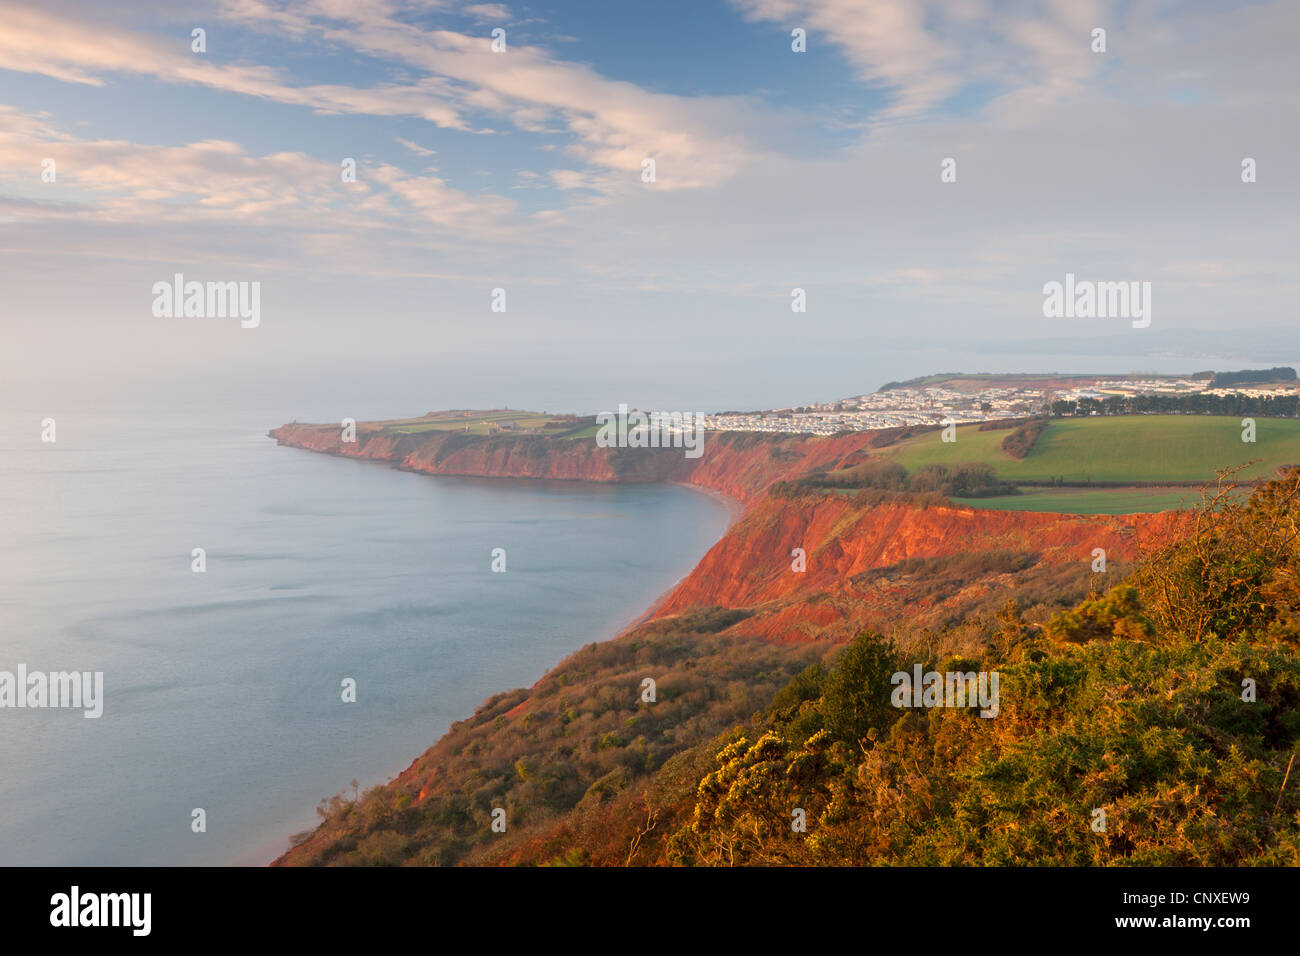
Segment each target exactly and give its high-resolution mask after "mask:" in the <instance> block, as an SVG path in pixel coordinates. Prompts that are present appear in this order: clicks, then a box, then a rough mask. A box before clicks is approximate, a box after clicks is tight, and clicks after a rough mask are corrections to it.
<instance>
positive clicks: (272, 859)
mask: <svg viewBox="0 0 1300 956" xmlns="http://www.w3.org/2000/svg"><path fill="white" fill-rule="evenodd" d="M272 437H273V436H272ZM277 444H280V445H283V444H288V443H286V442H280V441H277ZM290 447H298V448H299V449H300V450H302V451H313V452H315V451H317V450H316V449H310V448H302V447H301V446H294V445H290ZM326 453H327V454H333V455H336V456H337V457H345V458H346V457H352V456H347V455H339V454H338V453H337V452H334V451H332V450H331V451H327V452H326ZM357 460H362V461H365V460H370V461H374V462H375V463H376V464H380V463H383V460H382V459H364V458H363V459H357ZM387 464H388V465H389V467H391V468H394V469H395V470H398V471H405V472H408V473H411V474H419V475H425V476H427V477H430V478H435V479H436V478H452V479H458V478H469V479H481V478H487V477H492V478H497V479H498V480H507V481H520V482H524V481H527V482H536V481H542V482H547V481H568V482H579V483H584V484H604V483H605V482H601V481H595V480H593V479H590V478H569V479H564V478H561V479H555V478H535V477H518V476H513V475H507V476H501V475H491V476H489V475H456V474H440V473H437V472H430V471H426V470H423V469H420V468H410V467H404V466H402V465H400V464H397V463H393V462H387ZM651 483H653V484H671V485H677V486H679V487H682V488H686V489H689V490H691V491H695V492H698V493H701V494H704V495H707V496H708V497H710V498H711V499H713V500H714V501H716V502H718V503H719V504H721V505H722V506H724V507H725V508H726V512H727V520H726V524H725V525H724V526H723V528H722V530H721V532H720V533H719V534H718V536H717V538H716V539H714V540H713V541H711V542H710V543H709V544H708V545H707V546H706V547H705V549H704V551H703V552H702V553H701V554H699V555H698V556H697V558H696V561H695V563H694V564H692V565H691V566H690V568H688V569H687V570H686V572H685V573H684V574H683V575H682V576H681V577H680V578H679V579H678V580H676V581H674V582H673V584H672V585H671V586H669V587H668V588H667V589H666V590H664V591H663V593H661V594H659V595H657V596H656V597H655V598H654V600H653V601H651V602H650V604H649V606H648V607H646V609H645V610H644V611H642V612H641V613H640V614H639V615H638V616H637V617H636V618H635V619H634V620H632V621H631V622H630V623H628V624H626V625H624V626H622V627H619V628H617V629H611V632H607V633H606V636H604V637H602V638H600V639H599V642H605V641H612V640H615V639H617V638H619V637H622V636H623V635H625V634H627V633H628V632H629V631H632V630H634V629H635V628H637V627H639V626H641V625H642V624H644V623H645V622H646V621H648V620H650V619H652V618H653V617H654V615H655V613H656V612H657V611H658V610H659V608H660V607H662V606H663V604H664V602H665V601H666V600H667V599H668V597H669V596H670V595H671V594H672V593H673V592H674V591H676V590H677V588H678V587H679V586H680V585H681V584H682V582H683V581H685V580H687V579H688V578H689V577H690V575H691V574H692V573H693V572H694V570H695V569H696V568H697V567H698V566H699V563H700V561H701V560H703V558H704V556H705V555H707V554H708V552H709V551H710V550H711V549H712V548H713V547H715V546H716V545H717V543H718V542H719V541H721V540H723V538H725V537H726V535H727V534H728V532H730V530H731V529H732V528H733V527H734V526H735V524H736V523H737V522H738V521H739V520H740V519H741V518H742V517H743V516H744V514H745V512H746V510H747V506H746V505H745V503H744V502H742V501H740V500H739V499H737V498H734V497H732V496H731V495H728V494H726V493H725V492H721V491H717V490H715V489H712V488H707V487H703V486H700V485H695V484H692V483H690V482H687V481H662V482H651ZM574 650H576V648H574ZM566 653H568V652H566ZM564 656H565V655H560V657H558V658H557V659H556V660H554V661H552V662H551V663H549V664H548V665H546V672H547V673H549V671H550V669H552V668H554V667H555V666H556V665H557V664H558V663H559V662H560V661H561V660H563V658H564ZM539 680H540V678H539ZM510 689H511V688H508V687H507V688H496V689H494V690H491V691H489V692H488V693H487V696H486V697H484V701H486V700H489V699H491V698H492V696H494V695H496V694H499V693H501V692H502V691H509V690H510ZM446 732H448V731H444V734H443V735H440V736H438V737H437V738H435V740H434V741H433V742H432V743H437V741H438V740H440V739H442V736H445V733H446ZM431 745H432V744H431ZM419 759H420V757H419V755H418V754H417V755H416V756H415V757H414V758H412V761H411V764H410V765H408V766H407V768H406V770H399V771H397V772H396V773H392V774H389V775H387V776H386V777H385V778H383V779H375V780H373V781H372V782H369V783H367V784H366V787H365V788H366V789H369V788H370V787H372V786H385V785H387V784H390V783H392V782H393V781H395V780H397V779H398V778H399V777H400V776H401V775H402V774H403V773H405V772H407V771H409V770H410V769H411V767H412V766H414V765H415V763H416V762H418V760H419ZM311 829H312V830H314V829H315V828H314V827H311ZM290 836H291V834H286V835H282V836H281V837H280V838H279V839H278V840H276V841H275V844H276V845H278V846H279V849H278V850H277V849H274V848H273V845H272V839H271V838H270V837H268V838H267V839H266V840H265V842H264V843H263V846H265V847H266V849H267V850H268V851H269V852H268V853H267V854H265V855H263V854H262V853H261V852H260V850H253V851H250V853H249V854H248V856H246V857H245V860H246V861H248V862H244V863H239V864H236V865H258V864H257V863H255V862H251V861H252V860H254V859H261V860H265V861H266V862H264V863H261V864H260V865H262V866H276V865H278V864H279V863H280V861H281V860H282V859H283V858H284V857H285V856H286V855H287V854H289V853H290V852H292V851H293V849H294V845H293V844H292V843H291V841H290Z"/></svg>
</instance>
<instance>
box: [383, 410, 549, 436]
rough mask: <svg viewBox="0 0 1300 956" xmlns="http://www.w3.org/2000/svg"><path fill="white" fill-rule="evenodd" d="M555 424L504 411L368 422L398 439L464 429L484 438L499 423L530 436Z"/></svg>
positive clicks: (543, 417) (530, 414) (529, 414)
mask: <svg viewBox="0 0 1300 956" xmlns="http://www.w3.org/2000/svg"><path fill="white" fill-rule="evenodd" d="M556 420H557V418H556V416H554V415H545V414H542V413H541V412H522V411H513V410H511V409H508V408H505V409H494V410H492V411H461V410H456V411H450V412H435V413H433V414H430V415H425V416H422V417H420V418H401V419H394V420H392V421H386V422H370V423H368V424H370V425H373V426H377V427H379V428H382V429H383V430H384V431H390V432H396V433H398V434H401V435H418V434H421V433H422V432H432V431H454V432H463V431H464V430H465V426H466V425H468V426H469V433H470V434H471V435H487V434H489V433H491V432H492V431H493V430H494V429H493V428H492V427H491V426H493V425H497V426H498V427H499V426H500V423H502V422H513V423H514V425H515V430H516V431H521V432H533V431H536V430H538V429H541V428H544V427H546V425H547V424H548V423H550V422H553V421H556Z"/></svg>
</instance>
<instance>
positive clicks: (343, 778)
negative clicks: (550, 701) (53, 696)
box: [0, 408, 727, 865]
mask: <svg viewBox="0 0 1300 956" xmlns="http://www.w3.org/2000/svg"><path fill="white" fill-rule="evenodd" d="M42 417H43V415H42V414H40V413H35V412H6V413H5V414H4V416H3V418H0V435H3V437H4V446H3V447H4V468H3V471H2V472H0V526H2V527H3V534H0V671H6V670H7V671H11V672H12V671H15V670H16V669H17V666H18V665H19V664H25V665H26V666H27V668H28V669H29V670H30V671H45V672H48V671H62V670H77V671H102V672H103V673H104V684H105V688H104V698H105V700H104V712H103V716H102V717H101V718H99V719H97V720H96V719H86V718H85V717H83V716H82V713H81V711H66V710H64V711H60V710H26V709H24V710H18V709H8V708H6V709H0V864H146V865H153V864H196V865H197V864H262V863H266V862H268V861H269V860H270V859H272V858H273V857H274V856H275V855H277V854H278V853H279V852H281V851H282V850H284V849H285V848H286V846H287V840H288V836H289V835H290V834H291V833H293V832H295V831H298V830H303V829H306V828H308V827H310V826H312V825H313V823H314V822H315V820H316V817H315V813H314V807H315V805H316V803H317V802H318V801H319V800H320V799H321V798H323V797H326V796H328V795H330V794H332V793H335V792H337V791H339V790H342V789H345V788H349V789H350V787H349V783H350V781H351V780H352V779H353V778H356V779H358V780H359V781H360V782H361V785H362V787H365V786H367V785H371V784H375V783H379V782H382V781H384V780H387V779H389V778H390V777H392V776H393V775H394V774H396V773H397V772H399V771H400V770H402V769H404V768H405V767H406V766H407V764H408V763H409V762H410V761H411V760H412V759H414V758H415V757H416V756H417V755H418V754H420V753H421V752H422V751H423V750H424V749H425V748H426V747H428V746H429V745H430V744H432V743H433V742H434V741H435V740H436V739H437V738H438V737H439V736H440V735H441V734H442V733H443V732H444V731H445V730H446V729H447V727H448V726H449V725H450V724H451V722H452V721H454V720H459V719H461V718H464V717H467V716H468V715H470V714H471V713H472V712H473V710H474V708H475V707H476V706H477V705H478V704H479V703H481V702H482V701H483V700H484V699H485V698H486V697H488V696H489V695H491V694H493V693H495V692H497V691H500V690H507V689H511V688H514V687H519V686H527V685H529V684H531V683H532V682H534V681H536V680H537V679H538V678H539V677H541V676H542V674H543V673H544V672H545V671H546V670H547V669H548V668H549V667H550V666H551V665H553V664H555V663H556V662H557V661H559V660H560V659H561V658H562V657H563V656H564V655H565V654H567V653H568V652H570V651H572V650H575V649H577V648H579V647H581V646H582V645H583V644H586V643H590V642H591V641H595V640H602V639H605V638H608V637H610V636H612V635H613V634H614V633H615V632H616V631H617V630H618V629H619V628H620V627H622V626H623V625H626V624H627V623H630V622H631V620H633V619H634V618H636V617H637V616H638V615H639V614H640V613H641V612H642V611H644V610H645V609H646V607H647V606H648V605H649V604H650V603H651V602H652V601H653V600H654V599H655V598H656V597H657V596H659V595H660V594H662V593H663V592H664V591H665V590H667V589H668V588H669V587H671V586H672V584H673V583H674V582H675V581H677V580H678V579H679V578H681V577H682V576H683V575H684V574H685V573H687V572H688V571H689V570H690V568H691V567H692V566H693V565H694V564H695V562H696V561H697V560H698V559H699V558H700V556H701V555H702V554H703V553H704V552H705V550H707V548H708V547H709V545H711V544H712V543H713V542H714V541H715V540H716V539H717V538H718V537H719V535H720V534H721V533H722V531H723V529H724V528H725V526H726V521H727V514H726V509H725V508H724V507H723V506H722V505H721V504H720V503H719V502H716V501H714V500H712V499H710V498H708V497H706V496H704V495H701V494H699V493H696V492H694V491H691V490H688V489H684V488H679V487H672V486H660V485H642V486H622V487H616V486H608V485H596V484H586V483H566V482H521V481H509V480H493V479H456V478H432V477H428V476H423V475H415V474H408V473H404V472H400V471H396V470H394V469H392V468H389V467H387V466H385V465H381V464H376V463H368V462H358V461H351V460H346V459H338V458H333V457H328V456H323V455H316V454H312V453H309V452H304V451H300V450H298V449H293V448H287V447H283V448H282V447H278V446H277V445H276V444H275V442H274V441H273V440H271V439H269V438H266V437H265V431H266V429H267V428H268V427H271V426H274V425H277V424H279V423H280V422H279V421H277V420H274V419H272V420H265V419H264V418H263V417H261V416H259V415H257V414H252V413H248V412H240V413H238V414H233V415H232V414H230V413H226V412H223V411H222V410H220V409H213V410H210V411H203V410H200V411H196V410H195V409H193V408H189V409H186V410H185V411H184V413H183V414H182V413H180V412H174V413H166V412H164V413H161V414H160V413H159V412H158V411H157V410H156V409H155V410H153V411H150V412H148V413H143V412H141V413H132V412H116V413H115V412H109V411H106V410H104V409H95V410H94V411H88V410H84V409H70V410H69V409H65V410H62V411H59V412H58V414H57V415H55V423H56V424H55V427H56V438H57V440H56V441H55V442H54V443H42V442H41V440H40V438H41V418H42ZM194 548H203V549H205V551H206V562H207V570H206V572H205V573H202V574H197V573H194V572H193V571H192V570H191V561H192V559H191V552H192V550H193V549H194ZM494 548H503V549H505V552H506V568H507V570H506V572H505V573H504V574H499V573H492V571H491V569H490V567H491V561H492V550H493V549H494ZM344 678H353V679H354V680H355V681H356V685H357V701H356V703H344V702H343V701H342V700H341V682H342V681H343V680H344ZM195 808H202V809H203V810H204V811H205V812H206V820H207V832H206V833H201V834H199V833H194V832H192V830H191V819H192V811H193V810H194V809H195Z"/></svg>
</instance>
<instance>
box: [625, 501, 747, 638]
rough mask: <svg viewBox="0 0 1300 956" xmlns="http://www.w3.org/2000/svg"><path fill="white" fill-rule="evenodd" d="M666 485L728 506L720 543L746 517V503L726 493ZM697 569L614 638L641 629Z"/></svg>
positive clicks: (719, 539)
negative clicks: (692, 492)
mask: <svg viewBox="0 0 1300 956" xmlns="http://www.w3.org/2000/svg"><path fill="white" fill-rule="evenodd" d="M664 484H666V485H677V486H679V487H682V488H690V489H691V490H692V491H698V492H700V493H701V494H705V495H708V496H709V497H710V498H712V499H713V500H715V501H717V502H719V503H720V504H723V505H725V506H726V508H727V526H726V527H725V528H723V529H722V534H720V535H718V541H721V540H722V539H723V538H724V537H726V535H727V532H728V531H730V530H731V529H732V528H733V527H734V526H735V524H736V522H737V521H739V520H740V519H741V518H742V517H744V515H745V505H744V503H743V502H741V501H740V500H739V499H736V498H733V497H731V495H728V494H725V493H724V492H721V491H717V490H715V489H713V488H704V487H702V486H700V485H693V484H691V483H690V482H687V481H666V482H664ZM718 541H715V542H713V544H711V545H709V547H710V548H712V547H713V546H714V545H716V544H717V543H718ZM704 554H708V551H705V552H704ZM703 558H704V555H700V559H701V560H703ZM698 566H699V562H698V561H697V562H696V563H695V567H698ZM695 567H692V568H691V570H690V571H687V572H686V573H685V574H683V575H682V576H681V578H680V579H679V580H677V581H674V582H673V585H672V587H670V588H668V590H666V591H664V593H663V594H660V595H659V596H658V597H656V598H655V599H654V600H653V601H651V602H650V606H649V607H648V608H646V609H645V611H644V612H642V614H641V616H640V617H638V618H637V619H636V620H635V621H633V622H632V623H631V624H629V625H627V626H626V627H624V628H623V629H622V630H620V631H619V632H618V633H617V634H615V635H614V637H622V636H623V635H624V634H626V633H627V632H628V631H631V630H633V629H634V628H638V627H640V626H641V625H642V624H644V623H645V622H646V621H648V620H650V619H651V618H652V617H654V616H655V613H656V612H657V611H658V610H659V608H661V607H663V604H664V602H665V601H667V600H668V596H669V595H670V594H672V593H673V592H674V591H676V590H677V588H678V587H679V586H681V583H682V581H685V580H686V579H687V578H688V577H690V576H691V574H692V573H693V572H694V570H695ZM610 640H613V638H610Z"/></svg>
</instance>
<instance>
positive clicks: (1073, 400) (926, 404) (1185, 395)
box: [704, 368, 1300, 435]
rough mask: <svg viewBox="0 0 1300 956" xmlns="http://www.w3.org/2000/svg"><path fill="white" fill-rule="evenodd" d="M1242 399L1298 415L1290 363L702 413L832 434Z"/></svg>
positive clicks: (751, 425)
mask: <svg viewBox="0 0 1300 956" xmlns="http://www.w3.org/2000/svg"><path fill="white" fill-rule="evenodd" d="M1243 402H1244V403H1246V406H1249V407H1250V408H1261V409H1266V410H1267V412H1266V413H1268V414H1291V415H1293V414H1295V412H1294V409H1295V408H1296V407H1297V406H1300V382H1297V380H1296V372H1295V369H1293V368H1274V369H1260V370H1248V371H1242V372H1198V373H1196V374H1194V375H1189V376H1151V377H1137V376H1132V377H1122V378H1104V377H1100V376H1079V375H1060V376H1047V375H1033V376H1028V375H1021V376H1016V375H1008V376H996V375H960V374H954V375H946V376H944V375H939V376H928V377H926V378H924V379H918V380H912V381H909V382H891V383H889V384H888V385H885V386H883V387H882V388H880V389H879V390H877V391H875V392H872V393H870V394H867V395H856V396H853V397H851V398H843V399H839V400H837V401H833V402H824V403H814V404H811V405H800V406H794V407H791V408H777V409H772V410H769V411H755V412H738V411H729V412H719V413H716V414H711V415H705V416H704V427H705V428H706V429H709V430H712V431H759V432H786V433H796V434H810V435H833V434H836V433H838V432H844V431H867V430H876V429H882V428H898V427H904V426H909V425H937V424H940V423H941V422H944V421H949V420H950V421H953V422H956V423H958V424H961V423H967V422H985V421H994V420H997V419H1003V418H1026V417H1030V416H1034V415H1050V414H1057V415H1060V414H1072V415H1075V414H1132V413H1142V412H1150V413H1155V412H1157V411H1164V412H1174V413H1177V412H1186V413H1189V414H1210V413H1213V412H1220V413H1224V414H1233V413H1234V409H1236V408H1237V407H1239V406H1241V403H1243ZM1234 403H1235V404H1234ZM1246 406H1242V407H1246ZM1261 413H1265V412H1261Z"/></svg>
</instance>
